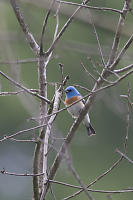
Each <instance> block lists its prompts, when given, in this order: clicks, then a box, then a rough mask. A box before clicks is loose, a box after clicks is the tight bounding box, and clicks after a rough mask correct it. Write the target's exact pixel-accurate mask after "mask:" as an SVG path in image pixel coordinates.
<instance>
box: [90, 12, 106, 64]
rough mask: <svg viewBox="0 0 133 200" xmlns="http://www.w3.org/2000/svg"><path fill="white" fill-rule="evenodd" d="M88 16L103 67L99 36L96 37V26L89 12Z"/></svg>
mask: <svg viewBox="0 0 133 200" xmlns="http://www.w3.org/2000/svg"><path fill="white" fill-rule="evenodd" d="M89 16H90V23H91V25H92V28H93V32H94V35H95V37H96V41H97V44H98V50H99V55H100V58H101V62H102V64H103V67H105V66H106V65H105V61H104V57H103V53H102V48H101V44H100V41H99V37H98V34H97V31H96V27H95V25H94V23H93V19H92V16H91V13H89Z"/></svg>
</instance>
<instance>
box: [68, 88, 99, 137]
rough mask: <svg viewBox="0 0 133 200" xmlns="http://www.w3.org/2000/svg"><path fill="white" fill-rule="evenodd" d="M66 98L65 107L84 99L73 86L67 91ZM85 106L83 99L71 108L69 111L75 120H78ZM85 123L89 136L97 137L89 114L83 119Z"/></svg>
mask: <svg viewBox="0 0 133 200" xmlns="http://www.w3.org/2000/svg"><path fill="white" fill-rule="evenodd" d="M65 93H66V98H65V105H66V106H70V105H71V104H72V103H74V102H76V101H77V100H80V99H82V98H83V97H82V95H81V94H80V93H79V92H78V90H77V89H76V88H75V87H73V86H68V87H67V88H66V89H65ZM84 106H85V100H84V99H82V100H81V101H79V102H77V103H75V104H74V105H72V106H70V107H69V108H68V109H67V110H68V112H69V113H70V114H71V115H72V117H73V118H78V116H79V114H80V112H81V111H82V109H83V108H84ZM83 123H84V125H85V127H86V130H87V133H88V136H91V135H95V134H96V131H95V129H94V128H93V127H92V125H91V123H90V117H89V114H88V113H87V114H86V115H85V117H84V119H83Z"/></svg>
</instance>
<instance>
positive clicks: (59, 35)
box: [46, 0, 89, 55]
mask: <svg viewBox="0 0 133 200" xmlns="http://www.w3.org/2000/svg"><path fill="white" fill-rule="evenodd" d="M88 1H89V0H83V1H82V3H81V5H80V6H79V7H78V8H77V9H76V10H75V11H74V12H73V14H72V15H71V17H70V18H69V19H68V20H67V22H66V23H65V25H64V26H63V27H62V29H61V31H60V32H59V33H58V35H57V36H56V39H55V40H54V41H53V43H52V44H51V46H50V48H49V49H48V51H47V52H46V55H50V53H51V52H52V51H53V49H54V47H55V45H56V43H57V42H58V40H59V39H60V38H61V36H62V35H63V33H64V32H65V30H66V29H67V28H68V26H69V24H70V23H71V22H72V20H73V18H74V16H75V15H76V14H77V13H78V12H79V10H80V9H81V8H82V5H85V4H86V3H87V2H88Z"/></svg>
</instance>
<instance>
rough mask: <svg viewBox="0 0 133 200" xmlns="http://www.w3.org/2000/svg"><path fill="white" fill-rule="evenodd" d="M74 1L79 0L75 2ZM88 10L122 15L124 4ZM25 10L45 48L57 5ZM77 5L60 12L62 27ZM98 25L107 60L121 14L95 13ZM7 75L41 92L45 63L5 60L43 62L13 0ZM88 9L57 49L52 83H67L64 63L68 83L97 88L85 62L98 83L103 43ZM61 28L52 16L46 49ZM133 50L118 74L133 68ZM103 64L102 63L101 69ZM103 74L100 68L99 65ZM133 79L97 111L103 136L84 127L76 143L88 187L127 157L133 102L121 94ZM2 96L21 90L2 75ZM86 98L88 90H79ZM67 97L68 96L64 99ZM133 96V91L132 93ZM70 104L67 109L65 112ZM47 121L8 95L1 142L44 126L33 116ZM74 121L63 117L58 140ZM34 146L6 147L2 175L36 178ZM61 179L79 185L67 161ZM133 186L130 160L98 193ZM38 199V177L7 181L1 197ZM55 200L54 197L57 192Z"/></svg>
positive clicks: (0, 6)
mask: <svg viewBox="0 0 133 200" xmlns="http://www.w3.org/2000/svg"><path fill="white" fill-rule="evenodd" d="M73 2H79V3H80V1H76V0H73ZM88 5H93V6H100V7H113V8H117V9H122V7H123V1H121V0H117V1H116V0H112V1H107V0H94V1H90V3H89V4H88ZM19 6H20V9H21V11H22V14H23V15H24V18H25V21H26V23H27V24H28V26H29V28H30V30H31V32H32V33H33V35H34V37H35V39H36V40H37V42H38V43H39V39H40V34H41V27H42V23H43V19H44V16H45V14H46V11H47V9H48V7H49V1H46V0H45V1H44V0H38V1H36V0H21V1H19ZM74 9H75V7H72V6H70V5H64V4H63V5H62V6H61V9H60V28H61V27H62V25H63V24H64V23H65V22H66V20H67V19H68V17H69V16H70V14H71V13H72V11H73V10H74ZM91 14H92V17H93V21H94V23H95V25H96V29H97V32H98V35H99V40H100V43H101V45H102V49H103V53H104V58H105V61H107V59H108V55H109V52H110V49H111V45H112V42H113V37H114V33H115V27H116V25H117V22H118V19H119V14H117V13H114V12H110V11H107V12H102V11H94V10H91ZM0 19H1V20H0V70H2V71H3V72H5V73H6V74H8V75H10V76H11V77H12V78H13V79H15V80H17V81H18V82H21V83H22V84H23V85H25V86H26V87H27V88H38V75H37V63H36V62H33V63H27V64H2V62H3V61H14V60H22V59H34V58H35V56H34V54H33V53H32V51H31V49H30V48H29V46H28V44H27V41H26V40H25V37H24V34H23V32H22V30H21V28H20V27H19V24H18V22H17V20H16V18H15V15H14V13H13V10H12V8H11V6H10V2H9V1H8V0H0ZM132 21H133V16H132V15H131V14H128V15H127V18H126V23H125V26H124V28H123V32H122V37H121V43H120V48H121V47H122V46H123V45H124V43H125V42H126V41H127V40H128V38H129V36H130V35H131V33H132V32H133V26H132ZM88 22H89V16H88V11H87V10H86V9H82V10H81V11H80V13H79V14H78V15H77V16H76V18H75V20H74V21H73V22H72V24H71V25H70V26H69V28H68V29H67V30H66V32H65V33H64V35H63V36H62V38H61V40H60V41H59V43H58V44H57V46H56V49H55V51H54V54H53V59H52V60H51V61H50V63H49V64H48V68H47V81H48V82H59V81H60V79H61V74H60V70H59V63H63V65H64V74H65V75H69V76H70V80H69V82H68V85H71V84H78V85H81V86H84V87H87V88H89V89H91V88H92V87H93V84H94V82H93V80H92V79H91V78H90V77H89V76H88V75H87V74H86V73H85V72H84V70H83V68H82V67H81V64H80V63H81V62H83V63H84V65H85V66H86V68H87V69H88V70H89V71H90V72H91V73H93V75H94V76H96V77H97V74H96V73H95V71H94V70H93V68H92V66H91V63H90V61H89V59H88V57H90V58H91V59H92V60H93V62H94V63H95V64H96V65H97V63H100V58H99V52H98V48H97V41H96V38H95V36H94V33H93V30H92V27H91V26H90V24H89V23H88ZM54 29H55V18H54V12H53V13H52V14H51V16H50V18H49V21H48V25H47V30H46V35H45V38H44V44H45V45H44V46H45V49H47V48H48V47H49V44H50V42H51V41H52V37H53V34H54ZM132 51H133V47H132V46H131V47H130V48H129V49H128V50H127V53H126V54H125V56H124V57H123V59H122V60H121V62H120V63H119V65H118V68H120V67H124V66H127V65H128V64H131V63H132ZM97 66H98V65H97ZM97 68H98V69H99V70H101V69H100V67H99V66H98V67H97ZM132 78H133V76H132V75H131V76H130V77H128V78H126V79H125V80H123V81H122V82H121V83H120V84H118V85H117V86H115V87H113V88H109V89H107V90H106V91H103V92H101V93H100V94H99V95H98V96H97V98H96V101H95V102H94V104H93V105H92V107H91V110H90V117H91V121H92V124H93V126H94V127H95V129H96V131H97V135H96V136H95V137H91V138H88V136H87V134H86V130H85V129H84V126H83V125H81V126H80V128H79V129H78V131H77V132H76V134H75V137H74V139H73V141H72V144H71V148H70V152H71V155H72V160H73V166H74V167H75V169H76V171H77V172H78V174H79V175H80V178H81V180H82V181H83V182H84V184H89V183H90V182H91V181H93V180H94V179H95V178H96V177H97V176H99V175H100V174H102V173H103V172H104V171H105V170H107V169H108V168H109V167H110V166H112V164H113V163H114V162H115V161H116V160H117V159H118V158H119V155H118V154H116V153H115V149H116V148H119V149H120V150H122V151H123V144H124V138H125V134H126V113H127V104H126V101H125V100H123V99H122V98H121V97H120V95H121V94H127V90H128V82H130V84H131V87H132V88H133V81H132ZM0 89H1V91H2V92H3V91H17V90H19V89H17V88H15V87H14V86H13V85H11V84H10V83H9V82H8V81H7V80H5V79H4V78H2V77H0ZM79 91H80V92H81V93H82V94H83V95H85V94H86V91H84V90H81V89H79ZM53 94H54V87H53V86H51V85H49V86H48V98H49V99H52V97H53ZM64 98H65V97H63V99H64ZM131 98H132V92H131ZM63 106H64V105H62V107H63ZM37 116H39V101H38V100H37V99H36V98H34V97H31V96H30V95H27V94H22V93H21V94H19V95H17V96H13V95H12V96H0V136H1V138H2V137H3V136H4V135H10V134H12V133H15V132H17V131H19V130H23V129H26V128H30V127H32V126H35V125H37V123H36V122H34V121H31V120H29V119H30V118H31V117H37ZM72 122H73V119H72V118H71V116H70V115H69V114H68V113H67V112H66V111H64V112H62V113H60V114H59V115H58V117H57V119H56V122H55V124H54V127H53V134H54V136H57V137H65V136H66V134H67V132H68V130H69V128H70V126H71V124H72ZM132 131H133V126H132V113H131V121H130V129H129V141H128V149H127V153H128V156H129V157H130V158H131V159H132V158H133V155H132V154H133V149H132V141H133V136H132ZM36 134H38V131H35V132H29V133H27V134H23V135H22V136H20V137H17V138H18V139H29V138H32V137H34V136H35V135H36ZM61 142H62V141H61V140H57V141H55V143H54V145H55V148H56V149H58V148H59V147H60V145H61ZM33 152H34V144H31V143H16V142H13V141H9V140H7V141H5V142H3V143H0V170H2V169H3V168H4V169H5V170H7V171H10V172H16V173H25V172H29V173H31V172H32V161H33ZM54 156H55V153H54V152H53V151H51V152H50V154H49V166H50V164H51V163H52V161H53V160H54ZM56 180H59V181H64V182H67V183H71V184H77V185H78V183H77V182H76V181H75V179H74V178H73V176H72V174H71V172H70V171H69V170H68V168H67V166H66V163H65V162H62V164H61V166H60V169H59V170H58V173H57V176H56ZM129 187H133V167H132V166H131V164H129V163H128V162H127V161H125V160H123V161H122V162H121V163H120V165H119V166H118V167H116V168H115V169H114V170H113V171H112V172H111V173H110V174H109V175H107V176H106V177H104V178H103V179H102V180H100V181H99V182H97V183H96V185H94V186H93V187H92V188H94V189H104V190H117V189H118V190H119V189H126V188H129ZM53 190H54V193H55V196H56V199H57V200H60V199H63V197H66V196H68V195H70V194H72V193H73V192H75V191H77V190H76V189H75V190H74V189H71V188H67V187H63V186H59V185H53ZM92 195H93V196H94V198H95V199H98V200H107V199H109V197H108V195H107V194H99V193H92ZM31 198H32V178H29V177H14V176H6V175H0V199H1V200H9V199H10V200H12V199H13V200H18V199H19V200H30V199H31ZM132 198H133V194H132V193H127V194H116V195H113V196H112V199H113V200H127V199H128V200H129V199H132ZM47 199H53V197H52V196H51V195H50V194H49V195H48V197H47ZM73 199H75V200H79V199H80V200H81V199H82V200H86V199H87V196H85V194H84V193H82V194H81V195H80V196H77V197H75V198H73Z"/></svg>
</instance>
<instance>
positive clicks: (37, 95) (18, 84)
mask: <svg viewBox="0 0 133 200" xmlns="http://www.w3.org/2000/svg"><path fill="white" fill-rule="evenodd" d="M0 74H1V75H2V76H3V77H4V78H6V79H7V80H8V81H10V82H11V83H12V84H13V85H15V86H17V87H19V88H21V89H23V90H24V91H26V92H27V93H29V94H31V95H33V96H36V97H38V98H39V99H41V100H43V101H45V102H47V103H48V104H50V103H51V102H50V101H49V100H48V99H47V98H45V97H43V96H41V95H40V94H37V93H36V92H32V91H31V90H30V89H28V88H26V87H24V86H23V85H22V84H20V83H18V82H16V81H15V80H13V79H12V78H10V77H9V76H7V75H6V74H4V73H3V72H2V71H0Z"/></svg>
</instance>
